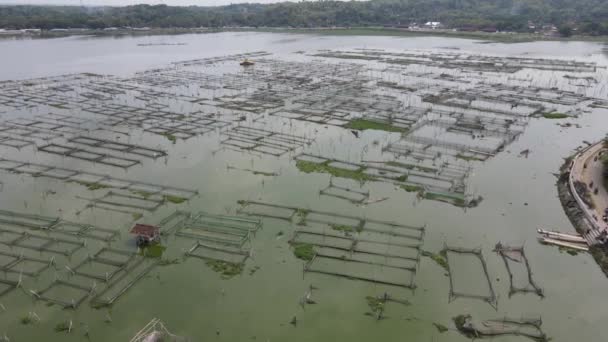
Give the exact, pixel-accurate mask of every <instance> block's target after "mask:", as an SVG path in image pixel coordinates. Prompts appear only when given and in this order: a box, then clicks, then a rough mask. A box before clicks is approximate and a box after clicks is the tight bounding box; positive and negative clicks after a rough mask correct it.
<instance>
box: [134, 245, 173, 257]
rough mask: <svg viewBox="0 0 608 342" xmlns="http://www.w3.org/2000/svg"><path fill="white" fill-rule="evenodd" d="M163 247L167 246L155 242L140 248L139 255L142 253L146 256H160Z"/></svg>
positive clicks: (163, 249)
mask: <svg viewBox="0 0 608 342" xmlns="http://www.w3.org/2000/svg"><path fill="white" fill-rule="evenodd" d="M165 249H167V247H165V246H163V245H161V244H159V243H155V244H152V245H149V246H146V247H143V248H142V249H140V251H139V255H143V256H145V257H146V258H160V257H162V256H163V252H164V251H165Z"/></svg>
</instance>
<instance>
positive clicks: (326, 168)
mask: <svg viewBox="0 0 608 342" xmlns="http://www.w3.org/2000/svg"><path fill="white" fill-rule="evenodd" d="M329 163H331V161H326V162H323V163H314V162H310V161H305V160H298V161H297V162H296V167H297V168H298V170H300V171H302V172H304V173H328V174H330V175H332V176H334V177H338V178H349V179H353V180H356V181H359V182H366V181H373V180H375V179H376V178H375V177H372V176H370V175H366V174H365V173H364V172H363V171H365V167H361V168H360V169H358V170H347V169H342V168H339V167H334V166H330V165H329Z"/></svg>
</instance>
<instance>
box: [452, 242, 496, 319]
mask: <svg viewBox="0 0 608 342" xmlns="http://www.w3.org/2000/svg"><path fill="white" fill-rule="evenodd" d="M443 253H444V254H445V256H446V260H447V267H448V273H449V277H450V295H449V301H450V302H451V301H453V300H455V299H456V298H459V297H464V298H473V299H481V300H483V301H485V302H487V303H488V304H490V305H491V306H492V307H493V308H495V309H497V307H498V302H497V298H496V294H495V292H494V287H493V286H492V281H491V279H490V275H489V273H488V267H487V265H486V261H485V259H484V258H483V254H482V253H481V249H467V248H456V247H448V246H445V247H444V249H443ZM465 258H466V259H465ZM459 259H460V260H459ZM467 259H468V260H467ZM457 261H460V265H459V266H463V267H466V269H467V272H469V273H470V272H473V271H475V270H474V269H473V268H474V267H475V268H477V270H478V272H477V273H478V276H479V277H480V279H478V280H477V281H476V282H475V284H483V285H484V286H482V288H480V289H477V291H476V290H475V289H471V284H470V283H469V284H467V283H466V280H468V281H470V280H471V275H470V274H468V275H467V277H466V278H467V279H466V280H465V279H463V280H461V279H460V278H459V274H462V271H460V272H459V271H458V270H457V269H456V267H455V266H456V264H455V263H456V262H457ZM474 264H477V266H475V265H474ZM479 271H481V272H479ZM467 288H469V289H467Z"/></svg>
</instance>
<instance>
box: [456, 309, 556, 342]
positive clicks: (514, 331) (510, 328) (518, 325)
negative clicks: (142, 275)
mask: <svg viewBox="0 0 608 342" xmlns="http://www.w3.org/2000/svg"><path fill="white" fill-rule="evenodd" d="M453 320H454V324H455V325H456V328H457V329H458V331H460V332H461V333H462V334H463V335H465V336H467V337H469V338H486V337H487V338H492V337H494V336H502V335H512V336H524V337H528V338H530V339H531V340H533V341H537V342H548V341H549V338H547V335H545V333H544V332H543V331H542V330H541V325H542V321H541V320H540V319H524V318H522V319H511V318H503V319H491V320H485V321H481V322H477V321H474V320H473V318H472V316H471V315H458V316H456V317H454V318H453Z"/></svg>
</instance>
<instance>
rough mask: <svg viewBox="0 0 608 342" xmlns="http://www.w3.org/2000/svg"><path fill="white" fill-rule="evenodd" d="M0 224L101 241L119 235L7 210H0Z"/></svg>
mask: <svg viewBox="0 0 608 342" xmlns="http://www.w3.org/2000/svg"><path fill="white" fill-rule="evenodd" d="M0 223H4V224H6V225H10V226H13V227H17V228H23V229H27V230H37V231H48V232H51V233H55V234H62V235H68V236H74V237H80V238H90V239H96V240H102V241H111V240H114V239H115V238H116V237H117V236H118V235H119V233H118V231H116V230H113V229H106V228H100V227H96V226H92V225H89V224H82V223H75V222H70V221H65V220H62V219H60V218H58V217H49V216H42V215H34V214H24V213H18V212H14V211H8V210H0ZM47 243H48V242H47Z"/></svg>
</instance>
